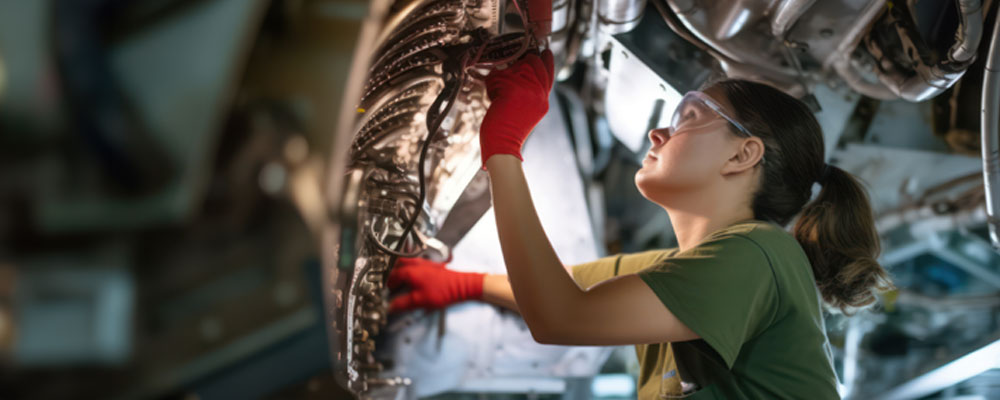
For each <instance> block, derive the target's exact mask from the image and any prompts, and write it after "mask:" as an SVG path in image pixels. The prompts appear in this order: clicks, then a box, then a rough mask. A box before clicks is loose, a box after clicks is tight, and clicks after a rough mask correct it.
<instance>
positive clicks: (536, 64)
mask: <svg viewBox="0 0 1000 400" xmlns="http://www.w3.org/2000/svg"><path fill="white" fill-rule="evenodd" d="M528 56H529V57H525V59H524V61H525V62H526V63H527V65H528V66H529V67H531V72H532V75H533V77H534V80H535V82H538V84H539V86H540V87H541V88H542V90H545V91H546V92H548V89H550V88H552V78H551V73H550V72H549V71H550V70H551V69H550V67H549V65H551V64H546V61H545V60H544V59H543V57H544V56H545V53H542V56H541V57H540V56H537V55H534V54H529V55H528ZM550 57H551V52H550ZM550 62H551V61H550Z"/></svg>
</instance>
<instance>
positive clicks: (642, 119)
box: [604, 39, 683, 152]
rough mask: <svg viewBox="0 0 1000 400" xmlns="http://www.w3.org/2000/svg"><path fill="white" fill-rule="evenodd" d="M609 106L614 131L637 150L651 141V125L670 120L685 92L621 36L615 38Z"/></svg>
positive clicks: (607, 97) (659, 124)
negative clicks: (647, 61)
mask: <svg viewBox="0 0 1000 400" xmlns="http://www.w3.org/2000/svg"><path fill="white" fill-rule="evenodd" d="M611 43H612V47H611V68H610V69H611V70H612V71H614V73H612V74H611V75H610V77H609V79H608V87H607V90H606V91H605V98H604V104H605V110H606V113H607V118H608V125H609V127H610V128H611V132H612V133H613V134H614V135H615V137H617V138H618V140H619V141H621V142H622V144H624V145H625V146H627V147H628V148H629V149H630V150H632V151H633V152H639V151H640V150H641V149H642V147H643V146H644V145H645V144H646V143H647V142H648V140H647V139H646V134H647V133H648V132H649V130H650V128H652V127H657V126H662V124H663V123H665V122H666V121H669V118H670V113H671V111H672V110H673V109H674V107H676V106H677V104H678V103H680V100H681V97H682V96H683V93H680V92H679V91H678V90H677V89H675V88H674V87H673V86H672V85H671V84H669V83H667V81H665V80H664V79H663V78H662V77H660V76H659V75H657V73H656V72H655V71H653V70H652V69H650V67H649V66H648V65H646V64H645V63H643V62H642V60H640V59H639V58H638V57H637V56H636V55H635V54H634V53H633V52H632V51H631V50H629V49H628V48H627V47H626V46H625V45H623V44H622V43H621V42H620V41H618V40H617V39H612V40H611Z"/></svg>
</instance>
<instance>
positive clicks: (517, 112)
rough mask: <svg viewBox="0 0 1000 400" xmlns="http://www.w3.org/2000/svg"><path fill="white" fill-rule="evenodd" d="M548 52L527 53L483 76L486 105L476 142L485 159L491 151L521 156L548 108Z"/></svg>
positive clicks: (549, 64) (550, 64) (550, 72)
mask: <svg viewBox="0 0 1000 400" xmlns="http://www.w3.org/2000/svg"><path fill="white" fill-rule="evenodd" d="M553 75H554V73H553V67H552V52H551V51H549V50H545V51H543V52H542V54H541V55H537V54H534V53H528V54H527V55H525V56H524V58H522V59H520V60H518V61H516V62H515V63H514V64H512V65H511V66H510V67H508V68H507V69H504V70H494V71H492V72H490V74H489V76H487V77H486V94H487V95H488V96H489V98H490V101H491V103H490V107H489V109H487V110H486V116H485V117H483V124H482V126H480V128H479V145H480V149H481V150H482V156H483V169H486V160H488V159H489V158H490V156H492V155H494V154H512V155H514V156H517V158H518V159H521V160H522V161H523V160H524V158H523V157H521V146H523V145H524V140H525V139H526V138H527V137H528V134H530V133H531V130H532V129H534V127H535V125H537V124H538V121H541V120H542V117H543V116H545V113H546V112H548V111H549V91H550V90H552V81H553Z"/></svg>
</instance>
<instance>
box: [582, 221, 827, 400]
mask: <svg viewBox="0 0 1000 400" xmlns="http://www.w3.org/2000/svg"><path fill="white" fill-rule="evenodd" d="M627 274H638V275H639V277H640V278H641V279H642V280H643V281H644V282H646V284H647V285H649V287H650V288H651V289H652V290H653V292H654V293H656V295H657V296H658V297H659V298H660V300H661V301H662V302H663V304H664V305H665V306H666V307H667V308H668V309H669V310H670V311H671V312H672V313H673V314H674V315H675V316H677V318H678V319H679V320H680V321H681V322H683V323H684V324H685V325H687V327H688V328H690V329H691V330H692V331H694V332H695V333H697V334H698V336H700V337H701V339H698V340H692V341H687V342H675V343H661V344H650V345H638V346H636V355H637V356H638V358H639V364H640V372H639V398H640V399H658V398H671V397H674V396H681V395H685V394H690V396H688V397H685V398H688V399H764V398H766V399H799V398H810V399H836V398H839V396H838V394H837V377H836V373H835V372H834V370H833V362H832V355H831V352H830V345H829V342H828V341H827V339H826V334H825V328H824V326H823V316H822V311H821V309H820V304H821V299H820V295H819V292H818V290H817V289H816V285H815V283H814V280H813V274H812V268H810V266H809V260H808V258H807V257H806V255H805V253H804V252H803V251H802V248H801V247H799V244H798V242H797V241H796V240H795V238H794V237H792V236H791V235H789V234H788V233H787V232H785V231H784V230H783V229H782V228H780V227H778V226H776V225H773V224H770V223H766V222H761V221H749V222H743V223H738V224H735V225H732V226H730V227H727V228H725V229H722V230H719V231H717V232H714V233H712V234H711V235H709V236H708V237H707V238H706V239H705V240H704V241H703V242H702V243H701V244H699V245H698V246H697V247H695V248H692V249H689V250H688V251H685V252H677V250H676V249H671V250H655V251H649V252H644V253H638V254H628V255H619V256H613V257H607V258H603V259H600V260H597V261H594V262H591V263H587V264H581V265H577V266H575V267H573V279H574V280H576V282H577V284H578V285H580V286H581V287H584V288H589V287H591V286H593V285H595V284H597V283H599V282H603V281H605V280H607V279H610V278H612V277H615V276H619V275H627Z"/></svg>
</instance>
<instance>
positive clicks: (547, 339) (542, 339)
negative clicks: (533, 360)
mask: <svg viewBox="0 0 1000 400" xmlns="http://www.w3.org/2000/svg"><path fill="white" fill-rule="evenodd" d="M528 329H529V330H531V338H532V339H534V340H535V342H538V343H539V344H563V343H562V341H560V340H559V335H558V334H556V333H554V332H552V331H551V330H549V329H548V328H541V327H537V326H536V327H532V326H530V325H529V326H528Z"/></svg>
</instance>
